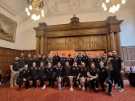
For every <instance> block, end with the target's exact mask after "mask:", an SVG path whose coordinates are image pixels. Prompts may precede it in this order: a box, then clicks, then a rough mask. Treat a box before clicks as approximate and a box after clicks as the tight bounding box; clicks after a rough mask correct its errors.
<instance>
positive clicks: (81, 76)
mask: <svg viewBox="0 0 135 101" xmlns="http://www.w3.org/2000/svg"><path fill="white" fill-rule="evenodd" d="M86 76H87V68H86V65H85V63H84V62H81V65H80V71H79V74H78V76H77V80H79V88H81V89H82V90H83V91H84V90H85V83H86Z"/></svg>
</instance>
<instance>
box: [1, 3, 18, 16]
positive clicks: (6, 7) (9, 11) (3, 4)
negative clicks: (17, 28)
mask: <svg viewBox="0 0 135 101" xmlns="http://www.w3.org/2000/svg"><path fill="white" fill-rule="evenodd" d="M0 7H1V8H2V9H4V10H5V11H7V12H8V13H9V14H11V15H12V16H17V15H16V14H15V13H14V12H15V11H14V10H13V8H11V7H9V6H8V5H7V4H5V3H3V2H2V1H0ZM9 8H10V9H9Z"/></svg>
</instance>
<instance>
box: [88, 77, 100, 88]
mask: <svg viewBox="0 0 135 101" xmlns="http://www.w3.org/2000/svg"><path fill="white" fill-rule="evenodd" d="M88 85H89V87H90V88H92V89H93V90H96V88H98V87H99V85H98V80H97V79H94V80H90V81H88Z"/></svg>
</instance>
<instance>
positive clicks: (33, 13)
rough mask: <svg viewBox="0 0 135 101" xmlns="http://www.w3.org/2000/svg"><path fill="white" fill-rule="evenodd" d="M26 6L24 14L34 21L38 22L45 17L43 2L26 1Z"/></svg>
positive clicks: (39, 0)
mask: <svg viewBox="0 0 135 101" xmlns="http://www.w3.org/2000/svg"><path fill="white" fill-rule="evenodd" d="M27 1H28V6H27V7H26V8H25V12H26V14H27V15H28V16H30V18H31V19H32V20H34V21H38V20H40V18H41V17H44V16H45V12H44V1H43V0H27Z"/></svg>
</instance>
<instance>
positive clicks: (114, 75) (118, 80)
mask: <svg viewBox="0 0 135 101" xmlns="http://www.w3.org/2000/svg"><path fill="white" fill-rule="evenodd" d="M113 81H114V84H117V85H118V87H121V88H124V83H123V79H122V75H121V73H119V72H112V82H113Z"/></svg>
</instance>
